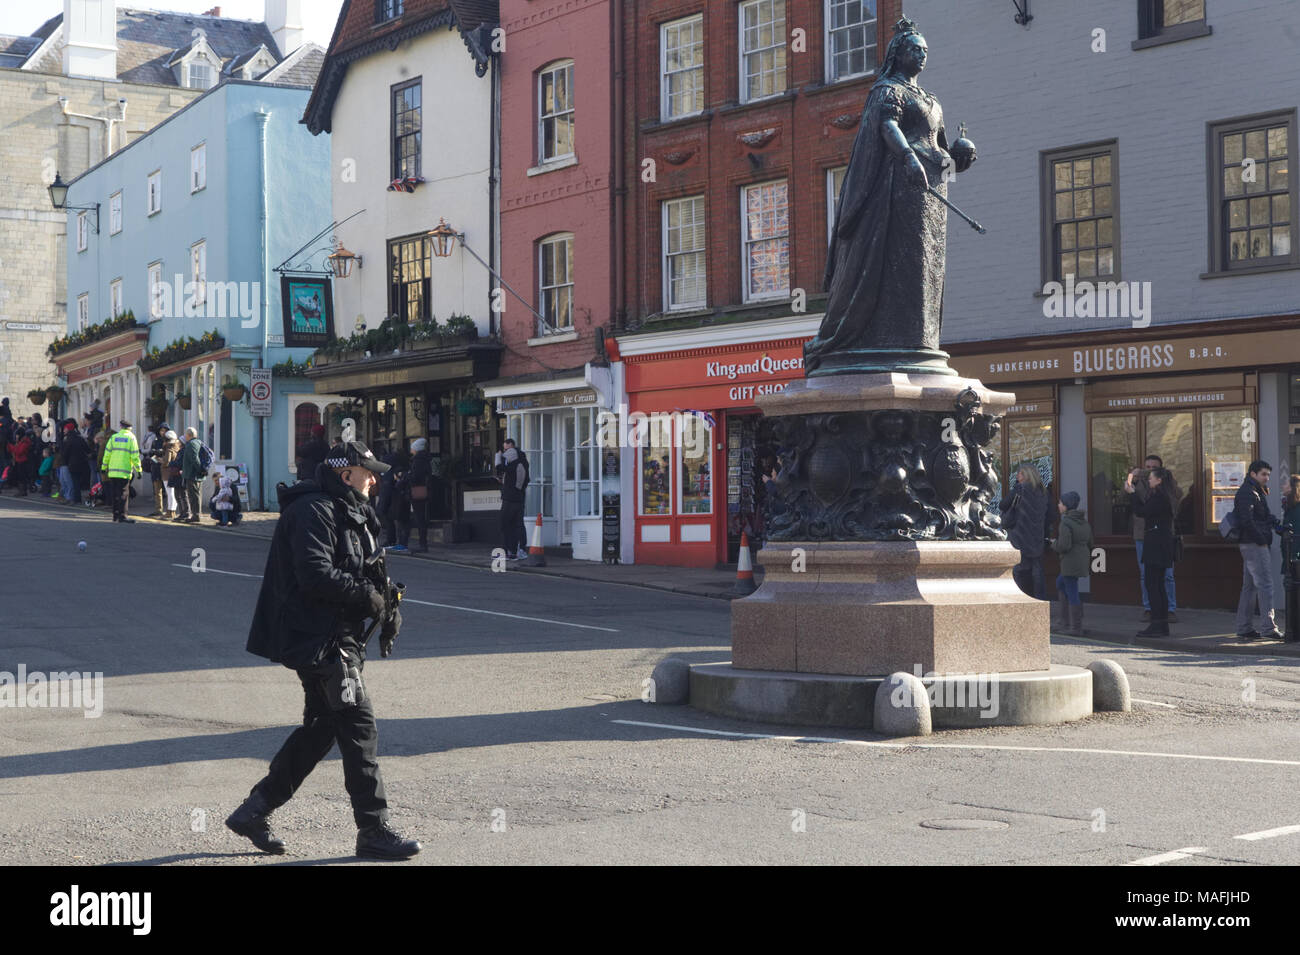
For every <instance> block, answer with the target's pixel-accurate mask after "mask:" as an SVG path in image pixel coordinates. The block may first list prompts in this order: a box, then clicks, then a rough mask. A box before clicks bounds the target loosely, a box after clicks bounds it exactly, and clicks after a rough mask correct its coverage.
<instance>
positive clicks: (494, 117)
mask: <svg viewBox="0 0 1300 955" xmlns="http://www.w3.org/2000/svg"><path fill="white" fill-rule="evenodd" d="M488 62H489V64H490V65H489V67H488V68H489V69H490V70H491V71H492V78H491V80H490V81H489V82H490V84H491V89H492V92H491V94H490V95H491V97H492V106H491V119H490V120H489V123H490V124H491V126H490V129H489V131H488V141H489V143H490V145H489V147H488V148H489V150H490V157H489V160H488V262H489V263H490V265H489V268H491V270H492V271H493V272H499V271H500V268H499V266H498V262H499V261H500V258H499V256H498V255H497V208H498V206H497V191H498V190H499V189H500V188H501V170H500V169H499V168H498V166H499V163H500V155H501V151H500V148H499V140H500V136H501V57H500V55H499V54H496V53H493V54H491V55H490V57H489V61H488ZM494 298H495V296H494V295H493V289H492V283H491V282H489V283H488V332H489V333H492V334H495V333H496V332H501V333H502V335H504V334H505V332H504V331H503V330H502V329H499V328H498V327H497V313H496V312H494V311H493V310H492V305H493V299H494Z"/></svg>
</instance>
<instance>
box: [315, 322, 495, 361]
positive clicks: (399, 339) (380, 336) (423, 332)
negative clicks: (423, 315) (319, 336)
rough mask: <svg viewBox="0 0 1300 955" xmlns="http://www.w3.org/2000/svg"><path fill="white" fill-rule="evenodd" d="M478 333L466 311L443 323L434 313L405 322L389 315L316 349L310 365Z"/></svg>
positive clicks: (459, 339) (462, 338) (430, 345)
mask: <svg viewBox="0 0 1300 955" xmlns="http://www.w3.org/2000/svg"><path fill="white" fill-rule="evenodd" d="M477 337H478V326H477V325H475V324H474V319H472V318H470V317H469V316H468V315H453V316H451V318H449V319H447V323H446V324H445V325H442V324H439V322H438V319H437V317H436V316H431V317H429V318H427V319H421V320H419V321H417V322H413V323H410V324H408V323H406V322H403V321H401V320H399V319H397V318H388V319H385V320H384V321H383V322H381V323H380V325H379V327H378V328H373V329H370V330H368V331H358V332H354V333H353V334H351V335H349V336H348V337H347V338H336V339H334V340H333V341H331V342H328V343H327V344H325V345H322V346H321V347H320V348H318V349H317V350H316V352H315V353H314V354H313V355H312V357H311V363H312V364H313V365H317V366H319V365H328V364H330V362H331V361H350V360H353V359H357V358H362V357H364V356H365V354H366V352H369V353H370V354H371V355H385V354H391V353H392V352H394V351H399V352H400V351H423V350H425V349H431V348H443V347H446V346H448V345H456V344H463V343H466V342H470V341H474V340H475V339H476V338H477Z"/></svg>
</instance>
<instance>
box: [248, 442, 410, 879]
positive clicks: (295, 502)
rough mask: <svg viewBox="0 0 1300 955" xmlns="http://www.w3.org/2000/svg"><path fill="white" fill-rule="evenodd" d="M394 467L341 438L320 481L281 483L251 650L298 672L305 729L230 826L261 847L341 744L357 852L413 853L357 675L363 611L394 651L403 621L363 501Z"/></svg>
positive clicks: (374, 523)
mask: <svg viewBox="0 0 1300 955" xmlns="http://www.w3.org/2000/svg"><path fill="white" fill-rule="evenodd" d="M387 470H388V465H386V464H383V463H381V462H380V461H379V460H377V459H376V458H375V456H374V454H373V453H371V451H370V450H369V449H368V448H366V446H365V445H363V444H361V443H360V442H358V441H349V442H345V443H343V444H339V445H335V446H334V447H333V448H331V449H330V450H329V453H328V454H327V455H326V457H325V460H324V461H323V462H322V463H321V464H320V465H319V466H318V467H317V468H316V474H315V479H314V480H306V481H300V482H299V483H298V484H295V485H294V486H293V487H291V488H284V487H283V486H281V492H280V520H279V522H278V523H277V524H276V528H275V535H274V537H273V538H272V540H271V552H270V554H269V555H268V556H267V561H266V571H265V574H264V575H263V578H262V590H261V593H260V594H259V595H258V599H257V609H256V610H255V611H254V614H253V625H252V629H251V630H250V631H249V635H248V651H249V652H250V653H255V654H257V655H258V656H262V657H266V658H267V659H269V660H271V661H273V662H275V663H281V664H283V665H284V666H287V667H289V668H290V669H292V670H295V671H297V673H298V677H299V679H300V680H301V681H302V686H303V691H304V693H305V694H306V701H307V702H306V707H305V709H304V712H303V723H302V726H300V727H298V728H297V729H295V730H294V731H293V733H292V735H290V737H289V738H288V740H286V741H285V744H284V745H283V746H282V747H281V748H280V752H278V753H277V754H276V755H275V758H274V759H273V760H271V768H270V771H269V772H268V773H267V774H266V778H264V779H263V780H262V781H261V782H259V783H258V784H257V785H256V786H254V787H253V790H252V792H251V793H249V796H248V799H246V800H245V801H244V803H243V805H241V806H240V807H239V808H238V809H236V810H235V812H234V813H233V814H232V815H231V816H230V818H229V819H227V820H226V825H227V826H228V827H229V828H230V829H232V830H233V831H234V832H237V833H238V834H239V835H241V836H246V837H248V838H249V839H251V840H252V842H253V844H254V845H255V846H257V847H258V848H259V849H262V850H263V851H266V852H273V853H282V852H284V848H285V847H284V842H283V841H282V840H280V839H278V838H276V836H275V835H274V833H272V831H271V826H270V823H269V821H268V820H267V817H268V816H269V815H270V814H271V813H272V812H273V811H274V810H275V809H277V808H279V807H280V806H282V805H284V804H285V803H286V802H288V801H289V799H290V798H291V797H292V796H293V794H294V793H295V792H296V791H297V789H298V787H299V786H301V785H302V782H303V780H304V779H306V778H307V776H308V774H310V773H311V771H312V769H313V768H315V766H316V764H317V763H318V762H320V761H321V760H322V759H323V758H324V757H325V756H326V754H327V753H329V751H330V749H331V748H333V746H334V743H335V742H337V743H338V745H339V751H340V753H341V754H342V757H343V779H344V783H345V785H346V786H347V790H348V795H349V796H350V797H351V799H352V814H353V816H354V818H355V819H356V824H357V830H358V831H357V855H359V856H373V857H377V858H384V859H406V858H409V857H411V856H413V855H415V854H416V853H417V852H419V851H420V843H418V842H416V841H415V840H408V839H405V838H403V837H402V836H401V835H399V834H398V833H397V832H395V831H394V830H393V829H391V828H390V827H389V826H388V803H387V802H386V801H385V798H384V783H383V779H382V777H381V776H380V773H379V761H378V757H377V750H378V732H377V730H376V727H375V713H374V710H373V709H372V708H371V705H370V700H369V699H368V698H366V694H365V687H364V684H363V683H362V680H361V670H362V668H363V666H364V663H365V649H366V648H365V644H366V638H367V637H368V636H369V634H370V632H371V631H372V630H373V628H374V626H375V623H372V624H371V626H370V628H367V627H366V625H365V621H366V619H367V618H369V619H370V620H372V621H374V622H378V623H382V627H383V629H382V630H381V632H380V650H381V652H382V654H383V655H384V656H388V654H389V652H390V651H391V649H392V643H393V640H394V639H395V637H396V635H397V631H398V630H399V629H400V627H401V616H400V613H398V612H397V611H396V609H395V607H393V606H390V601H388V600H386V595H385V589H386V587H391V585H390V584H389V582H388V581H387V579H384V580H382V581H376V580H373V579H370V578H373V574H371V575H370V577H368V575H367V571H368V569H369V568H371V567H372V566H373V564H372V562H373V561H375V560H376V559H378V558H380V557H382V551H380V550H379V547H378V541H377V539H376V535H377V534H378V531H379V521H378V519H377V518H376V516H375V513H374V511H373V510H372V509H371V508H370V505H369V504H368V492H369V490H370V488H371V487H372V486H373V485H374V483H375V476H376V475H377V474H383V473H384V472H386V471H387Z"/></svg>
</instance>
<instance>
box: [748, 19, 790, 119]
mask: <svg viewBox="0 0 1300 955" xmlns="http://www.w3.org/2000/svg"><path fill="white" fill-rule="evenodd" d="M785 3H786V0H746V2H745V3H742V4H741V5H740V8H739V11H738V13H739V16H738V17H737V21H738V22H737V28H738V30H739V31H740V37H739V41H738V42H739V49H740V101H741V102H742V103H756V102H758V101H759V100H764V99H771V98H772V97H774V96H780V95H782V94H783V93H785V92H786V91H787V90H788V89H789V88H790V59H789V57H785V65H784V66H783V67H782V68H781V70H780V72H781V73H782V74H783V75H784V81H783V82H782V84H781V88H780V89H773V90H772V92H770V93H764V94H762V95H760V96H750V95H749V80H750V77H751V74H750V72H749V64H748V61H747V58H748V57H751V56H755V55H758V54H761V53H765V52H767V51H769V50H781V51H785V48H786V44H787V43H788V37H787V36H786V29H787V24H788V22H789V21H788V19H787V13H788V11H787V10H786V7H785ZM776 4H780V5H781V19H780V21H779V22H780V23H781V30H780V34H779V36H777V37H774V39H776V42H775V43H773V44H772V45H771V46H764V47H755V48H754V49H752V50H749V49H746V48H745V11H746V9H748V8H750V7H762V6H766V5H771V6H772V8H773V12H775V7H776ZM776 22H777V21H776V20H775V18H774V19H773V21H772V23H773V25H775V24H776ZM775 61H776V57H775V55H773V63H774V64H775ZM773 72H774V73H775V70H774V71H773ZM753 75H762V70H760V71H759V72H758V73H757V74H753Z"/></svg>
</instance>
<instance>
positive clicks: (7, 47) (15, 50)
mask: <svg viewBox="0 0 1300 955" xmlns="http://www.w3.org/2000/svg"><path fill="white" fill-rule="evenodd" d="M40 45H41V41H40V38H39V37H34V36H4V35H0V55H4V56H22V57H26V56H28V55H30V54H31V53H32V51H33V50H35V49H36V48H37V47H38V46H40Z"/></svg>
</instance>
